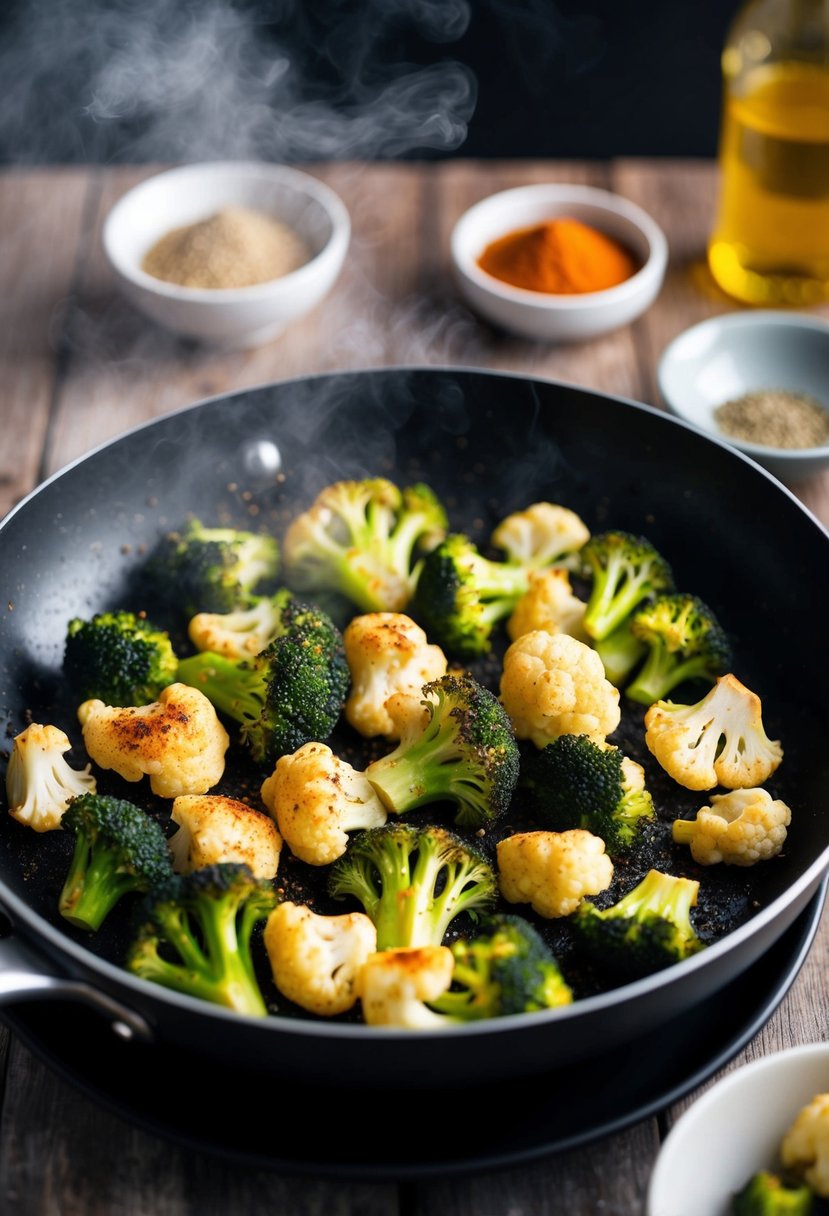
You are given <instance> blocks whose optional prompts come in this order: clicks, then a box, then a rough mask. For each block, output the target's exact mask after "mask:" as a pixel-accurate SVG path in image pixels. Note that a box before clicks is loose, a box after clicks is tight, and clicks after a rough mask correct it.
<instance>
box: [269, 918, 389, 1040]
mask: <svg viewBox="0 0 829 1216" xmlns="http://www.w3.org/2000/svg"><path fill="white" fill-rule="evenodd" d="M376 948H377V931H376V929H375V928H374V925H373V924H372V922H371V921H370V920H369V918H368V917H367V916H366V915H365V913H364V912H349V913H348V914H347V915H345V916H319V915H318V914H317V913H316V912H312V911H311V909H310V908H307V907H306V906H305V905H304V904H295V903H291V902H289V901H286V902H285V903H281V904H278V905H277V906H276V908H274V910H273V912H271V914H270V916H269V917H268V920H267V923H266V925H265V949H266V950H267V953H268V959H269V960H270V964H271V971H272V972H273V981H274V983H275V984H276V986H277V988H278V989H279V991H280V992H281V993H282V995H283V996H284V997H287V998H288V1000H289V1001H293V1002H294V1004H295V1005H299V1006H300V1008H302V1009H307V1010H308V1012H309V1013H316V1014H319V1015H320V1016H321V1017H333V1016H334V1015H335V1014H338V1013H345V1011H346V1010H347V1009H351V1007H352V1006H353V1005H354V1004H355V1003H356V1001H357V976H358V975H359V973H360V969H361V967H362V966H363V964H364V963H365V961H366V959H367V958H368V957H369V956H370V955H371V954H373V952H374V951H375V949H376Z"/></svg>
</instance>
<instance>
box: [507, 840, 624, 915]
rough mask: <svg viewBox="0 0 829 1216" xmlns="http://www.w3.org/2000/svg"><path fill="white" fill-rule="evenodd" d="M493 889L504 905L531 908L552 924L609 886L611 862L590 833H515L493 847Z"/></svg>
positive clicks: (599, 841)
mask: <svg viewBox="0 0 829 1216" xmlns="http://www.w3.org/2000/svg"><path fill="white" fill-rule="evenodd" d="M497 854H498V883H499V886H500V888H501V894H502V895H503V897H504V899H505V900H506V901H507V903H511V904H531V905H532V907H533V909H534V910H535V911H536V912H537V913H538V914H539V916H546V917H547V918H549V919H553V918H555V917H559V916H569V915H570V913H571V912H575V910H576V908H577V907H578V906H579V904H580V903H581V901H582V899H583V898H584V896H585V895H598V894H599V892H600V891H605V890H607V888H608V887H609V886H610V883H611V881H612V879H613V862H612V861H611V860H610V858H609V857H608V856H607V854H606V853H605V844H604V841H603V840H602V839H601V837H599V836H594V835H593V834H592V832H585V831H584V830H583V829H582V828H572V829H571V830H570V831H568V832H517V833H516V834H515V835H514V836H507V837H506V839H505V840H501V841H499V843H498V845H497Z"/></svg>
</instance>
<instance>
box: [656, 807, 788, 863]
mask: <svg viewBox="0 0 829 1216" xmlns="http://www.w3.org/2000/svg"><path fill="white" fill-rule="evenodd" d="M791 821H792V813H791V810H790V809H789V807H788V806H786V803H785V802H781V801H780V800H779V799H773V798H772V796H771V794H769V793H768V792H767V791H766V790H761V789H748V790H732V791H731V792H730V793H728V794H714V795H713V796H712V798H711V805H710V806H704V807H702V808H701V809H700V810H699V811H697V815H696V818H695V819H676V820H674V825H673V829H672V834H673V838H674V840H675V841H676V842H677V844H687V845H690V847H691V856H692V857H693V859H694V861H696V862H698V864H699V865H701V866H712V865H715V864H716V863H717V862H719V861H722V862H724V863H725V864H726V865H727V866H753V865H754V863H755V862H756V861H765V860H766V859H767V858H769V857H776V856H777V854H778V853H779V852H780V850H781V849H782V848H783V844H784V842H785V840H786V829H787V828H788V826H789V824H790V823H791Z"/></svg>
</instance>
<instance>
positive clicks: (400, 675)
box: [343, 612, 447, 739]
mask: <svg viewBox="0 0 829 1216" xmlns="http://www.w3.org/2000/svg"><path fill="white" fill-rule="evenodd" d="M343 644H344V646H345V657H346V660H347V662H348V666H349V670H350V672H351V691H350V693H349V695H348V699H347V700H346V703H345V707H344V710H345V716H346V719H347V720H348V721H349V722H350V723H351V725H352V726H353V727H354V729H355V730H357V731H359V733H360V734H361V735H364V736H365V737H366V738H372V737H373V736H375V735H382V736H383V737H384V738H386V739H399V738H400V734H399V731H398V729H397V724H396V722H395V719H394V718H393V717H392V716H391V715H390V714H389V712H388V710H387V708H386V702H387V701H388V699H389V697H391V696H393V695H395V694H396V693H410V694H414V693H419V692H420V689H421V688H422V687H423V685H424V684H428V683H429V681H430V680H437V679H439V678H440V676H443V675H446V666H447V664H446V655H445V654H444V653H443V651H442V650H441V648H440V646H434V645H432V644H430V642H429V640H428V638H427V637H426V634H425V633H424V631H423V630H422V629H421V627H420V626H419V625H418V624H416V623H415V622H414V621H413V620H412V619H411V617H408V616H405V615H404V614H403V613H402V612H368V613H365V614H364V615H362V616H355V617H354V618H353V619H352V620H351V621H350V623H349V624H348V626H347V628H346V629H345V632H344V633H343Z"/></svg>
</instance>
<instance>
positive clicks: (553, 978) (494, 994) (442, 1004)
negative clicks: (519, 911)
mask: <svg viewBox="0 0 829 1216" xmlns="http://www.w3.org/2000/svg"><path fill="white" fill-rule="evenodd" d="M450 949H451V951H452V955H453V957H454V960H455V967H454V971H453V973H452V988H451V989H450V990H449V992H447V993H445V994H444V995H443V996H441V997H439V998H438V999H437V1000H435V1001H430V1002H429V1004H430V1007H431V1008H432V1009H434V1010H436V1011H437V1012H438V1013H444V1014H447V1015H449V1016H450V1017H451V1018H453V1019H455V1020H458V1021H462V1022H468V1021H476V1020H478V1019H479V1018H493V1017H504V1016H507V1015H508V1014H511V1013H537V1012H539V1011H540V1010H543V1009H556V1008H558V1007H559V1006H560V1005H569V1004H570V1002H571V1001H572V999H573V993H572V991H571V989H570V987H569V985H568V984H567V983H566V982H565V980H564V977H563V976H562V974H561V970H560V968H559V965H558V961H557V960H556V957H555V955H554V954H553V952H552V951H551V950H550V948H549V947H548V946H547V944H546V943H545V941H544V939H543V938H542V937H541V935H540V934H539V933H538V931H537V930H536V929H535V928H533V926H532V925H531V924H530V923H529V921H526V920H524V919H523V917H520V916H510V915H505V914H502V915H498V916H493V917H491V918H489V919H488V920H487V921H486V923H485V924H483V925H482V926H481V930H480V933H477V934H476V935H475V936H474V937H472V938H459V939H458V940H457V941H455V942H453V943H452V945H451V947H450Z"/></svg>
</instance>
